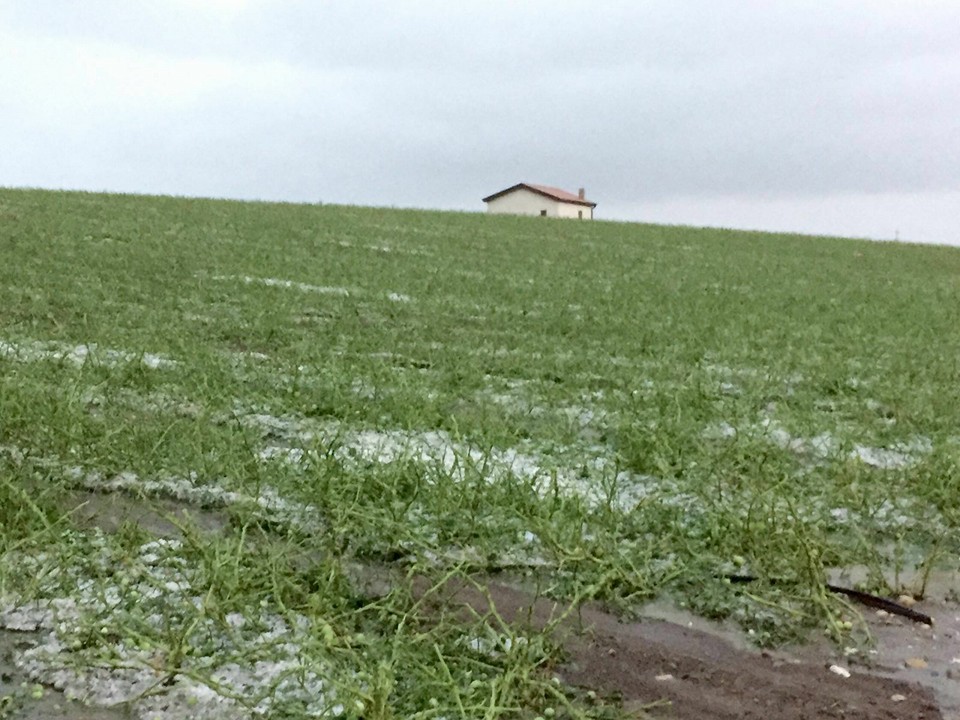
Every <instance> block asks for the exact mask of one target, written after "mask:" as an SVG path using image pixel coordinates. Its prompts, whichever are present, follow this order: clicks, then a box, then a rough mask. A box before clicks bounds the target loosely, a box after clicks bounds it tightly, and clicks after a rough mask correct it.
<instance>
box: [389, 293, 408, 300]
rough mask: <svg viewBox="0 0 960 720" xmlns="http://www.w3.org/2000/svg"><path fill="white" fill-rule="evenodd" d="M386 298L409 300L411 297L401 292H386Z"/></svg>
mask: <svg viewBox="0 0 960 720" xmlns="http://www.w3.org/2000/svg"><path fill="white" fill-rule="evenodd" d="M387 300H389V301H390V302H404V303H405V302H410V300H411V297H410V296H409V295H404V294H403V293H395V292H392V293H388V294H387Z"/></svg>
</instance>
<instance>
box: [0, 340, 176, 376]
mask: <svg viewBox="0 0 960 720" xmlns="http://www.w3.org/2000/svg"><path fill="white" fill-rule="evenodd" d="M0 357H6V358H10V359H11V360H16V361H17V362H41V361H44V360H53V361H60V362H68V363H71V364H73V365H78V366H80V365H85V364H87V363H90V364H92V365H104V366H106V367H113V366H115V365H120V364H123V363H130V362H137V361H139V362H140V363H141V364H142V365H143V366H144V367H147V368H150V369H152V370H157V369H160V368H170V367H175V366H176V365H177V364H178V363H177V361H176V360H171V359H169V358H165V357H163V356H161V355H154V354H152V353H135V352H130V351H128V350H112V349H109V348H101V347H99V346H98V345H97V344H96V343H84V344H82V345H73V346H71V345H66V344H64V343H57V342H40V341H38V340H31V341H28V342H15V341H10V340H0Z"/></svg>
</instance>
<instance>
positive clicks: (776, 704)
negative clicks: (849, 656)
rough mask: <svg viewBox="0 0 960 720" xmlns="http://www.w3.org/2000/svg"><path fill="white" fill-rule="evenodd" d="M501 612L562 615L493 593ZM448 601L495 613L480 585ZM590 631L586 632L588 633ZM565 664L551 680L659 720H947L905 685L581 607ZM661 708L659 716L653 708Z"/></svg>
mask: <svg viewBox="0 0 960 720" xmlns="http://www.w3.org/2000/svg"><path fill="white" fill-rule="evenodd" d="M487 588H488V591H489V593H490V597H491V598H492V600H493V602H494V604H495V607H496V610H497V613H498V614H499V616H500V617H502V618H503V619H504V620H505V621H507V622H509V623H510V624H511V625H513V626H515V627H517V628H519V629H521V630H522V628H523V627H532V628H536V629H540V628H543V627H544V626H546V625H547V623H548V622H549V621H550V619H551V617H553V616H555V615H556V613H557V611H558V608H557V607H556V606H555V605H554V603H553V602H552V601H549V600H545V599H534V598H533V597H532V596H531V595H530V594H529V593H526V592H523V591H521V590H517V589H514V588H510V587H506V586H504V585H500V584H488V585H487ZM447 592H448V596H449V598H450V599H451V600H452V601H453V602H454V603H457V604H460V605H462V606H464V607H465V608H469V609H470V610H471V611H472V612H476V613H479V614H481V615H485V614H487V613H488V612H489V602H488V600H487V598H486V597H485V596H484V594H483V593H481V592H480V591H479V590H477V589H476V588H475V587H473V586H472V585H469V584H467V583H456V584H454V583H451V584H450V586H449V587H448V588H447ZM581 631H582V632H581ZM557 639H558V640H560V641H561V642H562V643H563V647H564V649H565V651H566V655H567V659H566V661H565V662H564V663H563V664H562V665H560V666H558V667H555V668H552V671H553V672H554V673H555V674H556V675H557V676H559V677H560V678H561V679H562V680H564V681H565V682H567V683H569V684H571V685H575V686H580V687H584V688H589V689H591V690H595V691H597V692H599V693H602V694H604V695H607V696H612V697H619V698H621V699H622V701H623V703H624V706H625V707H628V708H633V709H637V711H638V713H639V712H640V711H641V709H642V708H645V707H647V708H650V709H648V710H647V712H648V713H649V715H650V716H652V717H654V718H678V719H684V718H690V719H691V720H693V719H694V718H696V719H697V720H701V719H703V718H716V719H726V718H729V719H730V720H734V719H738V720H739V719H743V718H758V719H759V718H763V720H800V719H801V718H809V719H813V718H844V719H845V720H854V719H856V720H879V719H881V718H882V719H884V720H897V719H899V718H903V719H904V720H906V719H907V718H910V719H911V720H931V719H933V718H941V717H942V715H941V713H940V710H939V707H938V705H937V702H936V699H935V697H934V693H933V690H932V689H930V688H928V687H924V686H922V685H920V684H918V683H916V682H910V681H908V680H906V679H904V680H900V679H894V678H890V677H883V676H879V675H871V674H867V673H864V672H857V671H851V672H850V675H849V677H842V676H841V675H837V674H835V673H834V672H832V671H831V670H830V669H829V665H830V663H829V662H823V661H822V660H821V661H819V662H809V661H807V662H805V661H803V660H800V659H797V658H793V657H789V656H786V655H784V654H772V653H763V652H759V651H756V650H750V649H745V648H743V647H737V646H736V645H735V644H733V643H732V642H730V640H728V639H725V638H723V637H719V636H718V635H716V634H713V633H710V632H706V631H704V630H701V629H697V628H693V627H685V626H683V625H679V624H677V623H674V622H669V621H666V620H657V619H646V620H642V621H639V622H623V621H621V620H620V619H618V618H617V617H615V616H613V615H611V614H609V613H606V612H603V611H602V610H600V609H598V608H583V609H582V610H581V612H579V613H578V614H577V615H576V616H575V617H573V618H571V619H569V620H568V621H566V622H565V623H563V625H562V629H561V630H560V631H558V638H557ZM656 703H659V705H658V706H655V707H651V705H652V704H656Z"/></svg>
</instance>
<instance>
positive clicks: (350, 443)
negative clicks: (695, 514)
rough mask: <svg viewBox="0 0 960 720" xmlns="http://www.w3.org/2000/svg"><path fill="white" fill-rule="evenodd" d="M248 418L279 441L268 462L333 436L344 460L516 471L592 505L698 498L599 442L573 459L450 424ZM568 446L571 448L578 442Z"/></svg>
mask: <svg viewBox="0 0 960 720" xmlns="http://www.w3.org/2000/svg"><path fill="white" fill-rule="evenodd" d="M241 421H242V422H243V423H244V424H245V425H247V426H248V427H255V428H257V429H259V430H260V431H261V433H262V434H263V435H264V437H265V438H266V439H268V441H271V442H273V443H274V444H269V445H266V446H265V447H263V448H262V449H261V450H260V451H259V452H258V453H257V456H258V458H259V459H260V460H261V461H264V462H270V461H280V462H286V463H291V464H299V463H302V462H309V461H310V460H311V459H312V458H314V457H316V456H315V455H314V454H313V453H312V452H311V451H310V450H308V449H304V447H302V446H303V445H307V446H309V445H310V444H311V443H313V442H316V441H318V440H319V441H321V442H325V443H330V444H332V445H333V452H332V456H333V457H335V458H336V459H337V460H339V461H340V462H343V463H348V464H362V463H374V464H378V465H387V464H391V463H395V462H400V461H411V462H415V463H418V464H420V465H423V466H424V467H426V468H427V469H429V470H433V471H435V472H436V473H441V474H443V475H444V476H446V477H451V478H453V479H455V480H457V481H462V480H464V479H465V478H467V477H469V476H470V475H471V474H472V473H477V474H479V475H480V476H481V477H483V478H485V479H486V480H487V481H488V482H496V481H499V480H502V479H504V478H506V477H508V476H513V477H515V478H518V479H520V480H525V481H528V482H530V483H531V485H532V487H533V488H534V490H535V491H536V492H538V493H540V494H541V495H546V494H549V493H551V492H554V491H555V490H556V491H558V492H561V493H565V494H569V495H576V496H579V497H581V498H582V499H583V500H584V501H586V502H587V503H588V504H590V505H592V506H599V505H610V506H611V507H613V508H615V509H618V510H621V511H624V512H628V511H630V510H632V509H633V508H635V507H636V506H637V505H638V504H639V503H640V502H642V501H643V500H645V499H647V498H651V497H657V498H658V499H660V500H661V501H662V502H665V503H668V504H671V505H676V506H682V507H687V506H691V505H693V504H694V503H695V502H696V500H695V498H694V497H693V496H692V495H688V494H685V493H682V492H680V491H679V489H678V488H676V487H675V486H674V484H673V483H668V482H665V481H662V480H660V479H658V478H655V477H652V476H649V475H638V474H635V473H631V472H626V471H617V469H616V467H615V461H614V460H613V459H612V458H609V457H605V456H603V455H600V454H599V453H600V452H601V449H600V448H598V447H592V448H591V449H590V452H591V453H593V454H592V455H591V456H590V457H587V458H585V459H581V460H579V461H578V462H577V463H575V464H574V465H573V466H571V465H570V464H566V463H564V462H563V461H558V460H554V459H549V458H547V457H545V456H544V455H542V454H540V453H538V452H536V451H533V450H520V449H517V448H490V449H487V450H481V449H479V448H476V447H471V446H469V445H467V444H465V443H462V442H457V441H455V440H454V439H453V438H452V437H451V436H450V435H449V434H448V433H447V432H445V431H443V430H432V431H426V432H408V431H403V430H349V429H346V428H344V427H342V426H341V425H339V424H338V423H327V424H315V423H308V422H306V421H304V420H297V419H295V418H289V417H286V418H284V417H276V416H273V415H269V414H265V413H256V414H251V415H246V416H243V417H242V418H241ZM281 442H282V443H283V444H280V443H281ZM298 445H299V446H298ZM569 450H570V451H571V453H572V449H569ZM568 454H570V453H568Z"/></svg>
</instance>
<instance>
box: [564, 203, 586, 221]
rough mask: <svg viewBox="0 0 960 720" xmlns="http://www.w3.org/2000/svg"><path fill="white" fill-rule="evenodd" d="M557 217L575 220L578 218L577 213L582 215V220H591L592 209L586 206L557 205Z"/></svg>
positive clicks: (572, 204)
mask: <svg viewBox="0 0 960 720" xmlns="http://www.w3.org/2000/svg"><path fill="white" fill-rule="evenodd" d="M557 205H559V207H558V208H557V217H565V218H575V217H580V216H579V215H578V214H577V213H580V212H582V213H583V219H584V220H593V208H592V207H589V206H587V205H575V204H574V203H565V202H562V203H557Z"/></svg>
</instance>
